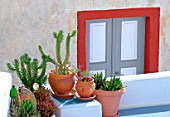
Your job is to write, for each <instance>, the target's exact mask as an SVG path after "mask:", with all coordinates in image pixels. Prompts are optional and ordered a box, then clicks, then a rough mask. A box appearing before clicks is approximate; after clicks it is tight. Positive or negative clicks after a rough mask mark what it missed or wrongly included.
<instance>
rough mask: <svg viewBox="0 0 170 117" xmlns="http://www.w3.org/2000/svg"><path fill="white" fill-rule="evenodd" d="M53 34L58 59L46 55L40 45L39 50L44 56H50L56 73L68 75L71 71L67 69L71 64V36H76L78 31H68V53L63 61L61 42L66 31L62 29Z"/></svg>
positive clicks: (49, 58)
mask: <svg viewBox="0 0 170 117" xmlns="http://www.w3.org/2000/svg"><path fill="white" fill-rule="evenodd" d="M53 36H54V38H55V40H56V58H57V60H55V59H52V58H51V57H50V56H49V55H46V54H45V53H44V51H43V50H42V47H41V46H40V45H39V47H38V48H39V51H40V53H41V55H42V58H48V60H49V61H48V62H51V63H53V64H54V65H55V66H56V67H55V68H56V69H55V72H54V73H55V74H60V75H61V74H62V75H66V74H69V73H70V72H69V71H68V70H67V69H68V67H69V66H70V61H69V58H70V41H71V38H73V37H75V36H76V31H73V32H72V33H71V34H70V33H68V34H67V38H66V47H65V48H66V54H65V59H64V61H62V57H61V51H60V50H61V43H62V41H63V40H64V33H63V31H62V30H60V31H59V32H58V33H56V32H54V33H53Z"/></svg>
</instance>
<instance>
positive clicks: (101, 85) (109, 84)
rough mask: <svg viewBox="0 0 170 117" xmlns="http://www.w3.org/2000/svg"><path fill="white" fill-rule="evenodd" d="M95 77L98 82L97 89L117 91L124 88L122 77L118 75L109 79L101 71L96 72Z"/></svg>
mask: <svg viewBox="0 0 170 117" xmlns="http://www.w3.org/2000/svg"><path fill="white" fill-rule="evenodd" d="M93 78H94V82H95V83H96V89H97V90H105V91H116V90H120V89H122V88H124V86H123V84H122V81H121V79H120V78H116V76H114V77H111V78H110V80H109V81H107V80H106V77H104V78H103V74H102V72H101V73H97V74H94V76H93Z"/></svg>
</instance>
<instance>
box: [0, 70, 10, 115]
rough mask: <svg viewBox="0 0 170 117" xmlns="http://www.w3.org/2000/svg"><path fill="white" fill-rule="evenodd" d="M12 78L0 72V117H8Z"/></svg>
mask: <svg viewBox="0 0 170 117" xmlns="http://www.w3.org/2000/svg"><path fill="white" fill-rule="evenodd" d="M11 87H12V76H11V74H10V73H6V72H0V117H8V116H9V110H10V96H9V93H10V89H11Z"/></svg>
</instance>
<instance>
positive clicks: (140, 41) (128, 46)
mask: <svg viewBox="0 0 170 117" xmlns="http://www.w3.org/2000/svg"><path fill="white" fill-rule="evenodd" d="M144 32H145V18H144V17H141V18H115V19H113V45H114V46H113V48H112V50H113V51H112V58H113V59H112V60H113V62H112V70H113V72H112V75H113V76H114V75H134V74H142V73H144ZM132 68H133V69H132ZM134 68H135V69H134Z"/></svg>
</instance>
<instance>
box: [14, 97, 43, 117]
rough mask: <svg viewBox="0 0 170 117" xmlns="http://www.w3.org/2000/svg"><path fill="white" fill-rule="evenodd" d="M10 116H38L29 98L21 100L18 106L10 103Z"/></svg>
mask: <svg viewBox="0 0 170 117" xmlns="http://www.w3.org/2000/svg"><path fill="white" fill-rule="evenodd" d="M11 116H12V117H40V114H39V112H38V111H37V109H36V108H35V107H34V105H33V103H32V101H31V100H22V102H21V104H20V105H19V106H16V105H14V104H12V105H11Z"/></svg>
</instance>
